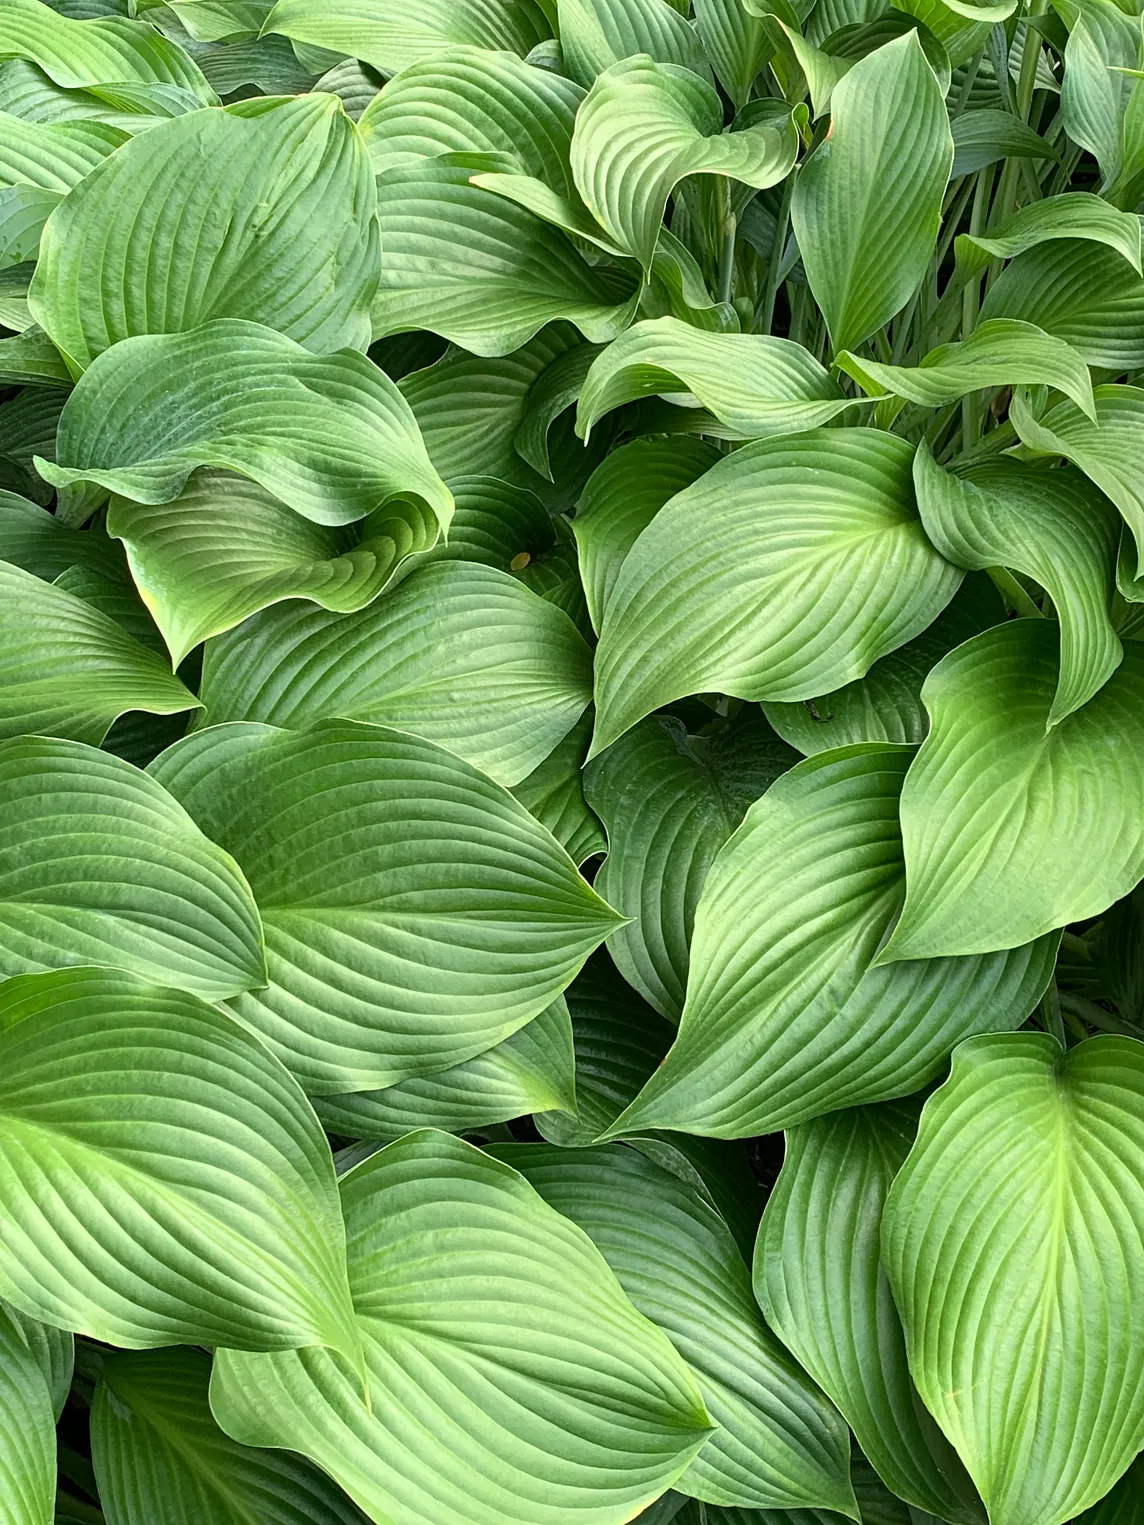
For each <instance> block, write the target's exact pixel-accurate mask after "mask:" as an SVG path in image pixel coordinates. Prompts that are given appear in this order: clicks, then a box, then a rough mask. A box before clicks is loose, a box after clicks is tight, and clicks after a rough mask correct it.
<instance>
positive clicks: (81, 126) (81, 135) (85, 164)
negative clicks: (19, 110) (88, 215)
mask: <svg viewBox="0 0 1144 1525" xmlns="http://www.w3.org/2000/svg"><path fill="white" fill-rule="evenodd" d="M126 141H127V134H126V133H125V132H120V131H119V130H118V129H117V128H115V127H108V126H106V125H105V124H104V123H103V122H53V123H46V124H42V123H39V122H26V121H24V120H23V119H22V118H21V117H18V116H12V115H11V114H10V113H9V112H7V111H0V186H17V185H25V186H34V187H36V188H37V189H39V190H42V191H54V192H59V193H63V194H66V193H67V192H68V191H70V190H71V189H72V188H73V187H74V186H77V185H78V184H79V182H80V181H81V180H82V179H83V178H84V176H85V175H89V174H90V173H91V172H92V170H93V169H95V167H96V165H97V164H101V163H102V162H103V160H104V159H106V158H107V156H108V154H112V153H114V152H115V150H116V149H117V148H118V147H119V146H120V144H121V143H125V142H126ZM5 233H8V229H7V227H5ZM8 236H11V235H10V234H9V235H8Z"/></svg>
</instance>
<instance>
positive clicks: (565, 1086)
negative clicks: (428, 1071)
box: [314, 996, 576, 1140]
mask: <svg viewBox="0 0 1144 1525" xmlns="http://www.w3.org/2000/svg"><path fill="white" fill-rule="evenodd" d="M314 1107H315V1110H316V1111H317V1113H318V1116H319V1117H320V1118H321V1120H322V1123H323V1125H324V1126H325V1127H326V1129H327V1130H328V1131H329V1132H331V1133H344V1134H345V1135H346V1136H347V1137H349V1138H366V1139H386V1140H389V1139H394V1138H400V1137H401V1136H402V1134H405V1133H409V1132H410V1131H411V1130H412V1129H414V1128H443V1129H444V1130H445V1131H446V1132H449V1133H463V1132H467V1131H468V1130H470V1129H479V1128H482V1127H488V1126H490V1125H491V1124H493V1123H503V1122H508V1121H509V1119H511V1118H514V1117H523V1116H524V1115H525V1114H526V1113H529V1112H547V1111H556V1112H566V1113H568V1114H569V1115H570V1116H572V1117H575V1115H576V1057H575V1053H574V1051H573V1047H572V1022H571V1019H570V1018H569V1016H568V1007H567V1005H566V1004H565V1001H564V997H563V996H557V998H556V1000H555V1001H554V1002H553V1003H552V1005H551V1006H550V1007H549V1008H548V1009H547V1011H542V1012H541V1013H540V1015H539V1016H538V1017H534V1018H533V1019H532V1021H531V1022H529V1023H527V1024H526V1026H524V1027H522V1028H521V1029H520V1031H519V1032H515V1033H513V1035H512V1037H511V1038H506V1039H505V1040H504V1042H503V1043H498V1044H497V1045H496V1047H495V1048H490V1049H487V1050H486V1051H485V1052H484V1053H483V1054H478V1055H477V1056H476V1058H474V1059H468V1060H466V1062H465V1063H464V1064H458V1065H456V1066H454V1068H453V1069H451V1070H441V1071H439V1072H438V1073H437V1074H436V1075H429V1076H426V1077H425V1078H423V1079H419V1080H406V1081H405V1082H404V1083H403V1084H402V1085H397V1086H390V1087H389V1088H388V1089H386V1090H383V1091H362V1092H359V1093H357V1094H350V1095H346V1096H319V1097H316V1098H315V1101H314Z"/></svg>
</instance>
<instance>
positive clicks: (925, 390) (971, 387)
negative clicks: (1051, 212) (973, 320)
mask: <svg viewBox="0 0 1144 1525" xmlns="http://www.w3.org/2000/svg"><path fill="white" fill-rule="evenodd" d="M835 364H836V365H837V366H838V368H839V369H840V370H843V371H845V372H846V374H847V375H848V376H853V378H854V379H855V381H857V382H858V383H859V385H860V386H861V387H862V389H863V390H864V391H865V392H867V393H868V394H869V395H870V396H871V397H877V396H879V395H882V394H884V393H886V392H891V393H893V395H894V396H895V397H904V398H906V399H907V401H909V402H913V403H917V404H919V405H920V406H921V407H923V408H940V407H942V406H943V405H944V404H945V403H947V402H956V401H957V399H958V398H959V397H964V396H965V395H966V394H967V393H969V392H977V391H980V390H981V389H982V388H985V387H1004V386H1015V385H1016V386H1046V387H1055V388H1056V389H1057V391H1059V392H1063V393H1064V394H1065V396H1066V397H1070V398H1071V399H1072V400H1073V402H1075V403H1076V405H1077V407H1078V408H1080V409H1081V411H1082V412H1084V413H1086V414H1087V415H1088V416H1089V418H1091V419H1093V420H1094V421H1095V417H1096V409H1095V405H1094V403H1093V400H1092V378H1091V377H1090V376H1089V374H1088V366H1087V365H1086V364H1085V363H1084V361H1083V360H1082V359H1081V357H1080V355H1079V354H1078V353H1077V351H1076V350H1074V349H1072V348H1070V346H1069V345H1068V344H1066V343H1065V341H1064V340H1063V339H1054V338H1052V337H1051V336H1050V335H1049V334H1046V333H1044V332H1043V331H1042V330H1041V329H1039V328H1036V327H1034V325H1033V324H1032V323H1021V322H1018V321H1017V320H1016V319H1014V318H992V319H990V321H989V322H986V323H982V324H980V325H979V326H978V327H977V328H975V329H974V331H973V333H972V334H970V336H969V338H968V339H965V340H963V341H962V342H961V343H960V344H943V345H941V346H940V348H938V349H935V350H931V351H930V352H929V354H928V355H926V356H924V357H923V359H922V360H921V362H920V364H918V365H916V366H905V365H882V364H881V363H880V362H878V361H876V360H868V359H866V358H865V356H862V355H852V354H851V353H850V351H849V350H843V352H842V353H841V354H840V355H838V356H837V358H836V361H835Z"/></svg>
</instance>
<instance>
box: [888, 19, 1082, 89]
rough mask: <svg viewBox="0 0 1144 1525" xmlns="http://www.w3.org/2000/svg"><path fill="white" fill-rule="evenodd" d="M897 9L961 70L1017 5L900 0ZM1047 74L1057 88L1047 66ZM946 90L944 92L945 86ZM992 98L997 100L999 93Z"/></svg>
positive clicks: (1013, 50)
mask: <svg viewBox="0 0 1144 1525" xmlns="http://www.w3.org/2000/svg"><path fill="white" fill-rule="evenodd" d="M895 8H896V9H898V10H902V11H904V12H905V13H906V15H908V16H912V17H913V18H914V19H915V20H916V21H919V22H920V23H921V24H922V26H924V27H925V28H926V30H927V31H929V32H931V33H932V34H933V36H934V37H935V38H936V39H937V42H938V43H939V45H940V46H941V48H942V50H943V52H944V55H945V59H946V61H947V64H948V67H949V68H950V69H957V68H960V67H961V66H962V65H963V64H965V63H966V62H967V61H968V60H969V59H971V58H972V57H973V55H974V53H976V52H977V51H978V49H979V48H984V47H985V46H986V45H987V43H988V41H989V32H990V28H991V27H992V26H994V25H996V24H997V22H998V21H1003V20H1004V19H1005V17H1006V16H1011V15H1012V14H1013V11H1014V10H1015V9H1016V6H1015V4H1012V3H1010V0H1001V3H1000V4H999V5H974V4H972V3H968V4H965V3H961V0H898V5H897V6H896V7H895ZM1021 24H1022V23H1018V25H1021ZM1017 51H1018V50H1017V48H1016V47H1013V48H1012V50H1011V55H1010V56H1011V58H1013V57H1015V56H1016V54H1017ZM1010 72H1012V71H1010ZM1046 72H1047V73H1048V77H1049V79H1050V80H1052V82H1053V86H1054V88H1055V86H1056V80H1055V79H1054V78H1053V75H1052V72H1051V70H1047V66H1046ZM1038 83H1040V77H1039V76H1038ZM942 89H943V93H944V90H945V86H944V85H943V86H942ZM991 99H992V100H995V99H996V94H994V95H993V96H992V97H991Z"/></svg>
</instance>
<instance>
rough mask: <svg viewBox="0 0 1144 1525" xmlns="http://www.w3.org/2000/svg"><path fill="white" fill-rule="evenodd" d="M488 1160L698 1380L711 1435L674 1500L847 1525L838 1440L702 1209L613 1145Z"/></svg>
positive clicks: (720, 1226)
mask: <svg viewBox="0 0 1144 1525" xmlns="http://www.w3.org/2000/svg"><path fill="white" fill-rule="evenodd" d="M493 1152H494V1153H496V1155H497V1156H498V1158H500V1159H503V1160H505V1161H507V1162H508V1163H510V1164H512V1165H513V1166H515V1167H516V1169H518V1170H519V1171H520V1172H521V1173H522V1174H523V1175H524V1177H525V1179H526V1180H527V1181H529V1182H530V1183H531V1184H532V1185H533V1186H534V1187H535V1188H536V1190H537V1191H538V1192H539V1193H540V1194H541V1196H542V1197H543V1198H544V1200H545V1201H546V1202H547V1203H548V1204H549V1206H551V1207H554V1208H555V1209H556V1211H557V1212H559V1213H561V1214H562V1215H563V1216H564V1217H565V1218H569V1219H571V1221H572V1222H573V1223H575V1224H577V1225H578V1226H579V1227H580V1228H582V1229H583V1230H584V1232H585V1233H586V1234H588V1235H589V1236H590V1238H591V1239H592V1241H593V1242H594V1243H595V1244H596V1246H597V1247H598V1248H599V1249H600V1251H601V1252H602V1253H603V1255H604V1257H605V1259H606V1260H607V1262H608V1264H609V1265H610V1266H611V1267H612V1270H613V1271H614V1272H615V1273H616V1276H617V1277H618V1278H619V1281H620V1285H621V1286H622V1287H623V1288H624V1291H625V1292H626V1293H627V1294H628V1296H629V1297H630V1298H631V1299H632V1302H633V1303H634V1304H635V1306H636V1307H637V1308H638V1309H639V1310H640V1312H641V1313H643V1314H645V1315H646V1316H647V1317H648V1318H650V1319H652V1320H654V1322H655V1323H657V1324H658V1325H659V1327H660V1328H661V1329H662V1330H663V1332H664V1333H665V1334H666V1335H667V1336H668V1338H669V1339H670V1340H671V1342H672V1344H673V1345H674V1346H675V1347H676V1349H677V1350H678V1351H679V1353H680V1355H681V1356H682V1357H683V1358H684V1360H685V1361H686V1362H687V1363H688V1365H689V1366H690V1368H691V1370H692V1371H693V1372H694V1373H695V1376H696V1378H697V1380H698V1382H699V1385H700V1389H701V1391H702V1393H703V1397H704V1399H705V1401H706V1404H707V1409H708V1412H709V1413H710V1415H711V1418H712V1419H713V1420H714V1422H715V1423H716V1424H717V1425H718V1426H719V1428H718V1430H716V1432H715V1434H714V1435H713V1436H712V1437H711V1439H710V1440H709V1441H708V1442H707V1444H706V1445H705V1446H704V1448H703V1450H702V1452H701V1453H700V1455H699V1456H698V1457H697V1458H696V1459H695V1460H694V1461H693V1462H692V1463H691V1466H690V1467H689V1469H688V1470H687V1471H686V1472H685V1473H684V1474H683V1476H682V1478H681V1479H680V1480H679V1482H678V1483H677V1484H676V1487H677V1488H678V1489H679V1490H680V1491H681V1492H683V1493H690V1494H693V1495H694V1496H695V1497H697V1498H701V1499H705V1500H707V1501H708V1502H709V1503H715V1504H733V1505H738V1506H740V1507H745V1508H750V1507H770V1508H786V1509H798V1508H805V1507H808V1506H811V1507H813V1506H821V1507H825V1508H833V1509H836V1510H838V1511H840V1512H841V1513H843V1514H847V1515H851V1516H852V1517H854V1518H857V1510H856V1508H855V1505H854V1500H853V1494H852V1492H851V1489H850V1479H849V1462H850V1444H849V1437H848V1436H847V1434H846V1430H845V1426H844V1425H843V1424H842V1423H841V1422H840V1420H839V1418H838V1415H837V1414H836V1413H835V1412H834V1411H833V1409H832V1408H831V1406H830V1405H829V1404H828V1403H826V1402H824V1401H823V1398H822V1395H821V1394H820V1393H819V1392H818V1391H817V1389H816V1388H815V1387H814V1386H813V1385H812V1384H811V1383H810V1382H808V1381H807V1379H806V1376H805V1374H804V1373H803V1371H802V1370H801V1369H800V1368H799V1366H798V1365H797V1364H796V1363H795V1362H794V1361H792V1360H791V1358H790V1357H789V1355H788V1354H787V1352H786V1351H785V1350H784V1349H783V1348H782V1346H781V1345H780V1344H779V1342H778V1341H777V1340H776V1339H775V1338H774V1336H773V1335H772V1334H771V1332H770V1330H769V1329H768V1328H767V1327H766V1325H765V1324H764V1323H763V1320H762V1319H761V1318H760V1316H759V1310H758V1307H757V1305H756V1303H755V1300H754V1298H753V1296H752V1295H751V1282H750V1276H749V1273H748V1271H747V1267H746V1266H745V1265H744V1264H743V1260H742V1258H741V1256H740V1254H739V1251H738V1248H737V1246H736V1244H735V1241H734V1239H733V1238H732V1236H731V1232H730V1230H729V1229H728V1227H727V1225H726V1224H725V1223H724V1222H723V1220H722V1219H721V1218H720V1216H719V1214H718V1213H717V1212H716V1211H715V1209H714V1208H713V1207H712V1206H711V1205H710V1203H709V1202H708V1201H706V1200H704V1198H703V1197H702V1196H701V1194H700V1193H699V1192H698V1191H697V1190H696V1189H695V1188H694V1187H691V1186H688V1185H687V1184H685V1183H684V1182H683V1181H681V1180H680V1179H679V1178H678V1177H677V1176H674V1175H672V1174H670V1173H669V1172H668V1171H666V1170H664V1169H662V1168H661V1167H660V1166H658V1165H656V1164H653V1163H652V1161H651V1160H648V1159H645V1158H644V1157H643V1156H642V1155H641V1154H638V1153H637V1152H636V1151H635V1150H633V1149H627V1148H624V1147H623V1146H622V1145H617V1144H614V1145H611V1146H609V1147H607V1148H603V1149H592V1150H587V1151H581V1150H577V1151H569V1150H566V1149H555V1148H552V1147H548V1146H544V1145H535V1144H516V1145H507V1146H499V1147H497V1148H495V1149H494V1151H493Z"/></svg>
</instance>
